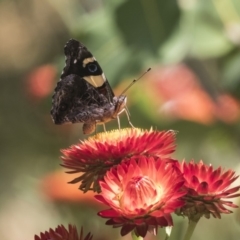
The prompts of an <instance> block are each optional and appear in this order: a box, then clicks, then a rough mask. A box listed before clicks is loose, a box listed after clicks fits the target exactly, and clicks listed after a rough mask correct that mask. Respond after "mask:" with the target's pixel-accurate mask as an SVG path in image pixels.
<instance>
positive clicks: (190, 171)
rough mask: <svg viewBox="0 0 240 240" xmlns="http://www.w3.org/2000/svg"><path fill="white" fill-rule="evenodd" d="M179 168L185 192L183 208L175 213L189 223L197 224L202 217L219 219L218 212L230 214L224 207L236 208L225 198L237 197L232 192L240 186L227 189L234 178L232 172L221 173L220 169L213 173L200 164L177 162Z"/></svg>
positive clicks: (207, 167)
mask: <svg viewBox="0 0 240 240" xmlns="http://www.w3.org/2000/svg"><path fill="white" fill-rule="evenodd" d="M178 165H179V169H180V171H181V172H182V173H183V177H184V179H185V187H186V189H187V191H188V193H187V195H186V196H184V200H185V201H186V205H185V206H183V207H182V208H181V209H180V211H178V213H179V214H183V215H185V216H187V217H188V218H189V219H190V220H192V221H198V220H199V219H200V218H201V217H202V216H205V217H206V218H210V216H211V215H212V216H213V217H215V218H221V213H231V212H232V211H230V210H228V209H227V208H226V207H233V208H236V207H238V206H236V205H235V204H233V203H232V202H230V201H228V200H227V199H229V198H234V197H238V196H240V193H236V192H237V191H238V190H239V188H240V186H237V187H233V188H230V185H231V183H233V182H234V181H235V180H236V179H237V178H238V176H236V175H235V172H234V171H232V170H228V171H224V170H223V169H222V168H221V167H219V168H217V169H216V170H214V169H213V167H212V166H211V165H210V166H207V165H205V164H204V163H203V161H200V162H199V163H195V162H194V161H193V160H192V161H190V162H189V163H186V162H185V161H183V162H182V163H179V164H178Z"/></svg>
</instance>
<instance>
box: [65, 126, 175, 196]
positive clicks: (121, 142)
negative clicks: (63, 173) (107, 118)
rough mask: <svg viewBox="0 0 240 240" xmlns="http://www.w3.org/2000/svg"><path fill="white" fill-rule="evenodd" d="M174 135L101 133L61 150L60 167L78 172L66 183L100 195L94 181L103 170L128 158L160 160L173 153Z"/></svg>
mask: <svg viewBox="0 0 240 240" xmlns="http://www.w3.org/2000/svg"><path fill="white" fill-rule="evenodd" d="M175 135H176V133H175V132H174V131H153V130H149V131H147V130H141V129H137V128H127V129H121V130H115V131H111V132H104V133H99V134H97V135H95V136H94V137H90V138H88V139H87V140H85V141H82V142H80V143H79V144H76V145H73V146H71V147H70V148H69V149H65V150H62V153H63V157H62V160H63V164H62V166H63V167H65V168H68V169H71V170H72V171H69V172H68V173H78V172H81V173H83V174H81V176H79V177H78V178H75V179H74V180H73V181H71V182H70V183H77V182H81V185H80V187H79V188H80V189H81V190H83V191H84V192H86V191H88V190H93V191H98V192H99V191H100V189H99V185H98V181H99V180H100V179H102V177H103V176H104V174H105V173H106V171H107V170H109V169H110V168H111V167H112V166H114V165H117V164H119V163H121V161H122V160H123V159H126V158H130V157H132V156H141V155H143V156H155V157H161V158H162V160H166V159H168V158H169V156H170V154H171V153H173V152H174V151H175Z"/></svg>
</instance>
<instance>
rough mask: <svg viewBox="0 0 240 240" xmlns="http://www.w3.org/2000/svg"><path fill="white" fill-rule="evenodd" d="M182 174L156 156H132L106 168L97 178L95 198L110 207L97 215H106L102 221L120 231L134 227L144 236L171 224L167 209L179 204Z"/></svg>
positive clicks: (128, 230) (172, 210)
mask: <svg viewBox="0 0 240 240" xmlns="http://www.w3.org/2000/svg"><path fill="white" fill-rule="evenodd" d="M183 184H184V180H183V178H182V175H181V174H179V171H176V168H175V167H173V164H171V163H166V162H165V161H162V160H161V159H160V158H158V159H156V158H153V157H145V156H140V157H132V158H131V159H130V160H129V161H125V162H122V163H121V164H119V165H118V166H116V167H113V168H112V169H110V170H109V171H108V172H107V173H106V175H105V176H104V180H102V181H100V186H101V190H102V193H101V195H97V196H96V198H97V200H99V201H100V202H102V203H104V204H106V205H108V206H109V207H110V209H107V210H103V211H101V212H99V213H98V214H99V216H101V217H103V218H110V220H108V221H107V222H106V224H108V225H113V226H114V227H122V229H121V235H122V236H123V235H125V234H127V233H129V232H130V231H134V232H135V234H136V235H137V236H141V237H145V235H146V233H147V231H154V232H156V231H157V228H158V227H164V226H172V225H173V222H172V218H171V215H170V214H171V213H172V212H174V211H175V210H176V209H177V208H179V207H181V206H183V204H184V201H182V200H180V198H181V197H182V196H183V195H184V194H185V192H184V191H182V189H181V187H182V185H183Z"/></svg>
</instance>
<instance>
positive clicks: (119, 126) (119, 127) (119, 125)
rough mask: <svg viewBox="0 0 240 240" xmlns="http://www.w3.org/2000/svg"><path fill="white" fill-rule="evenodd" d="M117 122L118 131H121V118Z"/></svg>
mask: <svg viewBox="0 0 240 240" xmlns="http://www.w3.org/2000/svg"><path fill="white" fill-rule="evenodd" d="M117 122H118V129H119V130H120V129H121V124H120V118H119V116H117Z"/></svg>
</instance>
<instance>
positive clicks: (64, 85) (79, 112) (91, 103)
mask: <svg viewBox="0 0 240 240" xmlns="http://www.w3.org/2000/svg"><path fill="white" fill-rule="evenodd" d="M64 54H65V56H66V66H65V67H64V69H63V71H62V74H61V77H60V80H59V81H58V83H57V86H56V88H55V90H54V94H53V97H52V109H51V116H52V120H53V122H54V123H55V124H64V123H83V127H82V129H83V133H84V134H91V133H93V132H94V131H96V125H98V124H102V125H103V126H104V130H106V129H105V123H107V122H109V121H111V120H113V119H117V120H118V126H119V128H120V120H119V115H120V114H121V113H122V112H124V111H125V112H126V115H127V118H128V121H129V124H130V125H131V126H132V127H133V125H132V123H131V122H130V118H129V113H128V110H127V107H126V103H127V97H126V96H124V95H120V96H118V97H116V96H115V95H114V93H113V90H112V88H111V86H110V84H109V82H108V80H107V78H106V77H105V74H104V73H103V71H102V68H101V67H100V65H99V63H98V62H97V60H96V59H95V57H94V56H93V55H92V53H91V52H90V51H88V49H87V48H86V47H85V46H84V45H83V44H82V43H81V42H79V41H77V40H74V39H70V40H69V41H68V42H67V43H66V45H65V47H64Z"/></svg>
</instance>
